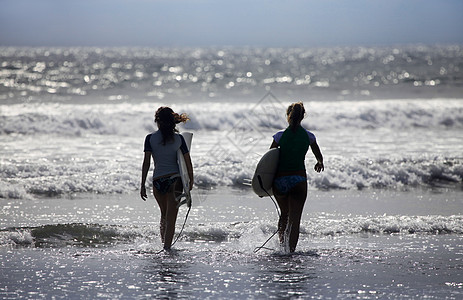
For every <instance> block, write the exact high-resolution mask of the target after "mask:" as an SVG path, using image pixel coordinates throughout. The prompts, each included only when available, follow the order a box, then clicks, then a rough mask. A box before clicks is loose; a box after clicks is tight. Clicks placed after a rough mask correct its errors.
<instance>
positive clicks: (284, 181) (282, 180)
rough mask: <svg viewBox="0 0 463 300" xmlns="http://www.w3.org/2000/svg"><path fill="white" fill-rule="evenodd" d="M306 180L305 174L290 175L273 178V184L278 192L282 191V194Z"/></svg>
mask: <svg viewBox="0 0 463 300" xmlns="http://www.w3.org/2000/svg"><path fill="white" fill-rule="evenodd" d="M306 180H307V178H305V177H304V176H299V175H290V176H282V177H277V178H275V179H274V180H273V184H274V185H275V187H276V188H277V189H278V192H280V193H281V194H287V193H289V191H290V190H291V189H292V188H293V187H295V186H296V185H297V184H298V183H300V182H303V181H306Z"/></svg>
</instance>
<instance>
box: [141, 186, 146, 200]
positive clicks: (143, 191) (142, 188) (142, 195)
mask: <svg viewBox="0 0 463 300" xmlns="http://www.w3.org/2000/svg"><path fill="white" fill-rule="evenodd" d="M140 196H141V198H142V199H143V201H146V198H148V195H146V187H145V186H142V187H141V188H140Z"/></svg>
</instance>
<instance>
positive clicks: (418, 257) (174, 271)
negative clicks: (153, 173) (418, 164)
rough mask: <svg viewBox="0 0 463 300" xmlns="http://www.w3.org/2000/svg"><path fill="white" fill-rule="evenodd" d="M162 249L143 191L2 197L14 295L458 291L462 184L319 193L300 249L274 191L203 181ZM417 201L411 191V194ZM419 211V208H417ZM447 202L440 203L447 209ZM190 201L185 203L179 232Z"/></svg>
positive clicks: (462, 270) (461, 288)
mask: <svg viewBox="0 0 463 300" xmlns="http://www.w3.org/2000/svg"><path fill="white" fill-rule="evenodd" d="M193 197H194V202H193V208H192V210H191V212H190V217H189V218H188V220H187V223H186V226H185V230H184V231H183V233H182V235H181V237H180V239H179V241H178V242H177V244H176V245H174V250H173V251H172V252H170V253H166V252H160V249H161V243H160V239H159V234H158V225H157V224H158V216H159V212H158V209H157V208H156V207H155V204H154V199H152V198H150V199H149V200H148V201H147V202H143V201H142V200H141V199H139V198H138V195H136V194H132V195H114V196H107V195H106V196H105V195H102V196H96V195H93V196H92V195H86V196H81V197H78V198H73V199H71V198H68V199H56V198H51V199H50V198H47V199H39V200H26V201H23V202H18V203H16V204H13V203H11V202H10V203H9V204H5V203H4V205H3V209H2V215H3V217H2V219H1V224H2V228H3V230H2V231H0V237H1V240H2V246H1V247H0V257H1V272H2V279H1V281H0V293H1V295H2V297H4V298H36V299H40V298H52V297H55V298H89V297H90V298H112V299H115V298H124V299H125V298H136V299H142V298H161V297H170V298H193V297H194V298H200V297H201V298H207V299H217V298H243V297H248V298H358V299H375V298H407V297H411V298H415V297H416V298H423V297H429V298H431V299H441V298H444V297H447V298H455V299H457V298H459V297H461V296H462V294H463V281H462V274H463V246H462V245H463V218H462V217H461V214H462V209H463V205H462V202H461V201H462V200H461V199H463V198H462V197H461V192H455V191H453V192H448V191H446V190H440V191H435V192H429V191H419V190H416V191H408V192H407V191H404V192H398V191H381V193H378V191H371V190H370V191H368V190H367V191H363V192H357V191H332V192H320V191H318V192H317V191H312V192H310V193H309V197H308V200H307V203H306V206H305V210H304V216H303V221H302V229H301V236H300V240H299V244H298V248H297V252H296V253H295V254H292V255H289V254H285V252H284V251H282V250H280V248H279V245H278V242H277V240H276V238H273V239H271V240H270V241H269V242H268V243H267V245H266V248H265V249H261V250H259V251H257V252H255V250H256V247H259V246H261V245H262V244H263V243H264V242H265V241H266V240H267V239H268V238H269V237H270V236H271V235H272V233H273V232H274V231H275V230H276V222H277V212H276V209H275V207H274V205H273V203H272V202H271V201H270V199H269V198H262V199H260V198H258V197H256V196H255V195H253V194H252V193H250V192H249V191H245V190H230V189H220V190H212V191H204V190H202V191H199V190H196V191H194V194H193ZM405 200H407V201H405ZM418 207H419V210H417V209H415V208H418ZM438 207H440V208H438ZM185 213H186V208H184V207H182V208H181V210H180V214H179V218H178V222H177V233H178V232H179V230H180V227H181V225H182V223H183V221H184V219H183V218H184V217H185Z"/></svg>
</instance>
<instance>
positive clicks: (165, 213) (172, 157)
mask: <svg viewBox="0 0 463 300" xmlns="http://www.w3.org/2000/svg"><path fill="white" fill-rule="evenodd" d="M187 120H188V117H187V116H186V115H185V114H181V115H179V114H177V113H174V112H173V110H172V109H171V108H169V107H160V108H159V109H158V110H157V111H156V114H155V119H154V121H155V122H156V124H157V125H158V128H159V130H157V131H155V132H154V133H151V134H148V135H147V136H146V138H145V147H144V152H145V156H144V159H143V166H142V178H141V188H140V196H141V198H142V199H143V200H146V198H147V194H146V187H145V183H146V177H147V175H148V171H149V168H150V160H151V157H153V161H154V173H153V195H154V197H155V198H156V201H157V202H158V204H159V208H160V210H161V220H160V231H161V240H162V242H163V243H164V249H165V250H170V247H171V244H172V239H173V237H174V233H175V222H176V220H177V213H178V201H176V199H175V191H177V192H178V193H181V192H182V182H181V179H180V174H179V166H178V163H177V150H178V149H181V150H182V153H183V155H184V157H185V162H186V165H187V169H188V175H189V177H190V190H191V189H192V187H193V166H192V164H191V158H190V153H189V150H188V147H187V145H186V143H185V140H184V138H183V137H182V136H181V135H180V134H178V133H177V132H178V131H177V129H176V128H175V125H176V124H178V123H180V122H186V121H187Z"/></svg>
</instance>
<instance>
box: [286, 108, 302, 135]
mask: <svg viewBox="0 0 463 300" xmlns="http://www.w3.org/2000/svg"><path fill="white" fill-rule="evenodd" d="M286 116H287V118H288V123H289V127H290V128H291V130H292V131H296V129H297V127H298V126H299V125H301V122H302V119H304V116H305V108H304V104H303V103H302V102H301V101H299V102H296V103H293V104H291V105H290V106H288V109H287V110H286Z"/></svg>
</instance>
